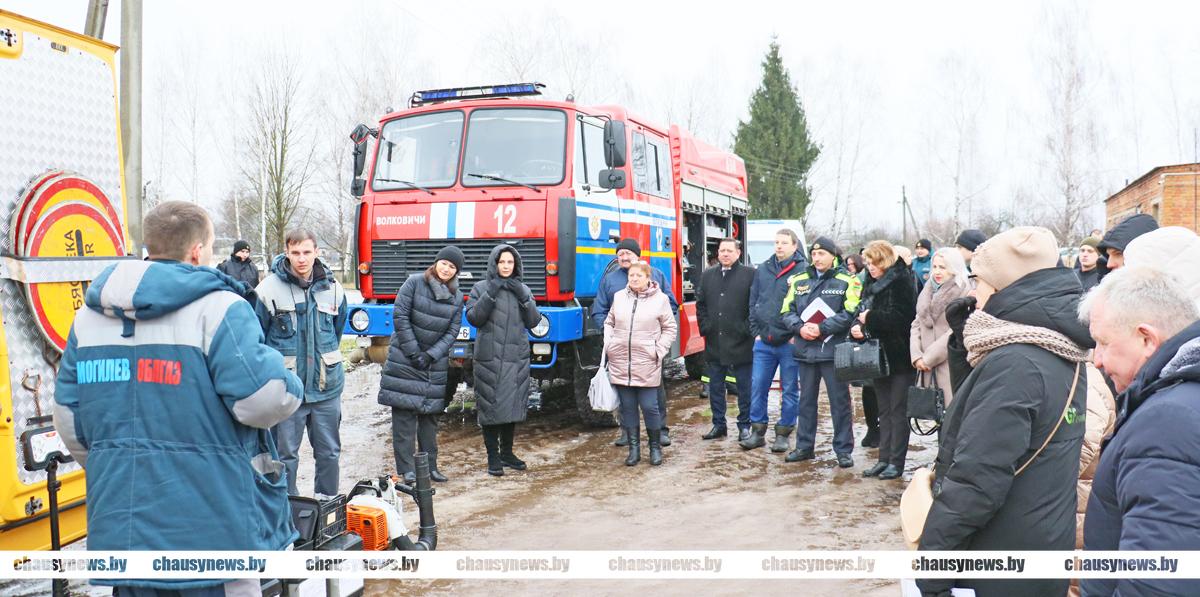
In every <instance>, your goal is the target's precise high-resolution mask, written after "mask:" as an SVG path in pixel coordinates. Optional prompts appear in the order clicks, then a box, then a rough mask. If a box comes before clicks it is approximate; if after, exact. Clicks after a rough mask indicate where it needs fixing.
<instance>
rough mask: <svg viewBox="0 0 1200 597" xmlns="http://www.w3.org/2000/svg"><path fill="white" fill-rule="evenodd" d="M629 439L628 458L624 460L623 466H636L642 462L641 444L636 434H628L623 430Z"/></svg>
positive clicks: (627, 431)
mask: <svg viewBox="0 0 1200 597" xmlns="http://www.w3.org/2000/svg"><path fill="white" fill-rule="evenodd" d="M625 433H626V434H627V436H628V437H629V457H628V458H626V459H625V466H636V465H637V463H638V462H640V461H641V460H642V443H641V441H640V440H639V438H638V436H637V434H636V433H630V432H629V430H628V429H627V430H625Z"/></svg>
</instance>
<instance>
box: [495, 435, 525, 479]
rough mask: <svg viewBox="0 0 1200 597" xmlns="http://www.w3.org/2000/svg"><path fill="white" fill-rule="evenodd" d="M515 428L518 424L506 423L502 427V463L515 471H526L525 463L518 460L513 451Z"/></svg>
mask: <svg viewBox="0 0 1200 597" xmlns="http://www.w3.org/2000/svg"><path fill="white" fill-rule="evenodd" d="M515 428H516V423H506V424H504V425H501V426H500V463H501V464H503V465H504V466H507V467H508V468H511V469H513V470H518V471H523V470H525V469H526V466H525V461H524V460H521V459H520V458H517V455H516V454H513V451H512V446H513V430H514V429H515Z"/></svg>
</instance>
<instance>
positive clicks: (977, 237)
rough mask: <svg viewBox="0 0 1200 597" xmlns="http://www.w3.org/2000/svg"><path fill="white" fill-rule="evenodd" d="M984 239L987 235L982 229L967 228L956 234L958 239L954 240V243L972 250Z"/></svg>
mask: <svg viewBox="0 0 1200 597" xmlns="http://www.w3.org/2000/svg"><path fill="white" fill-rule="evenodd" d="M986 241H987V235H986V234H984V233H983V231H982V230H976V229H974V228H968V229H966V230H963V231H962V232H961V233H960V234H959V235H958V240H956V241H954V244H956V245H958V246H960V247H962V248H964V249H966V250H968V251H974V250H975V249H977V248H979V245H982V244H983V243H984V242H986Z"/></svg>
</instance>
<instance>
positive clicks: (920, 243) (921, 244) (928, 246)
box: [916, 238, 933, 251]
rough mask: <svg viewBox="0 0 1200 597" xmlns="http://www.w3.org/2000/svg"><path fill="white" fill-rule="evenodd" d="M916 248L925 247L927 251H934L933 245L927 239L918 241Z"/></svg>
mask: <svg viewBox="0 0 1200 597" xmlns="http://www.w3.org/2000/svg"><path fill="white" fill-rule="evenodd" d="M916 246H918V247H923V248H924V249H925V250H926V251H932V250H933V243H931V242H929V239H927V238H923V239H921V240H919V241H917V245H916Z"/></svg>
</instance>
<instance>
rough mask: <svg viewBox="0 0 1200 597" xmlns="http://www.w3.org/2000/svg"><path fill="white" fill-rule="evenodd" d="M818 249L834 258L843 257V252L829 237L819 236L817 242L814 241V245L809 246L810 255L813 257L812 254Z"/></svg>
mask: <svg viewBox="0 0 1200 597" xmlns="http://www.w3.org/2000/svg"><path fill="white" fill-rule="evenodd" d="M817 249H820V250H822V251H826V252H828V253H830V254H831V255H833V256H834V257H841V256H842V250H841V249H839V248H838V246H837V243H835V242H833V241H832V240H830V239H829V237H827V236H818V237H817V240H814V241H813V244H811V245H809V247H808V254H809V255H812V252H813V251H816V250H817Z"/></svg>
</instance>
